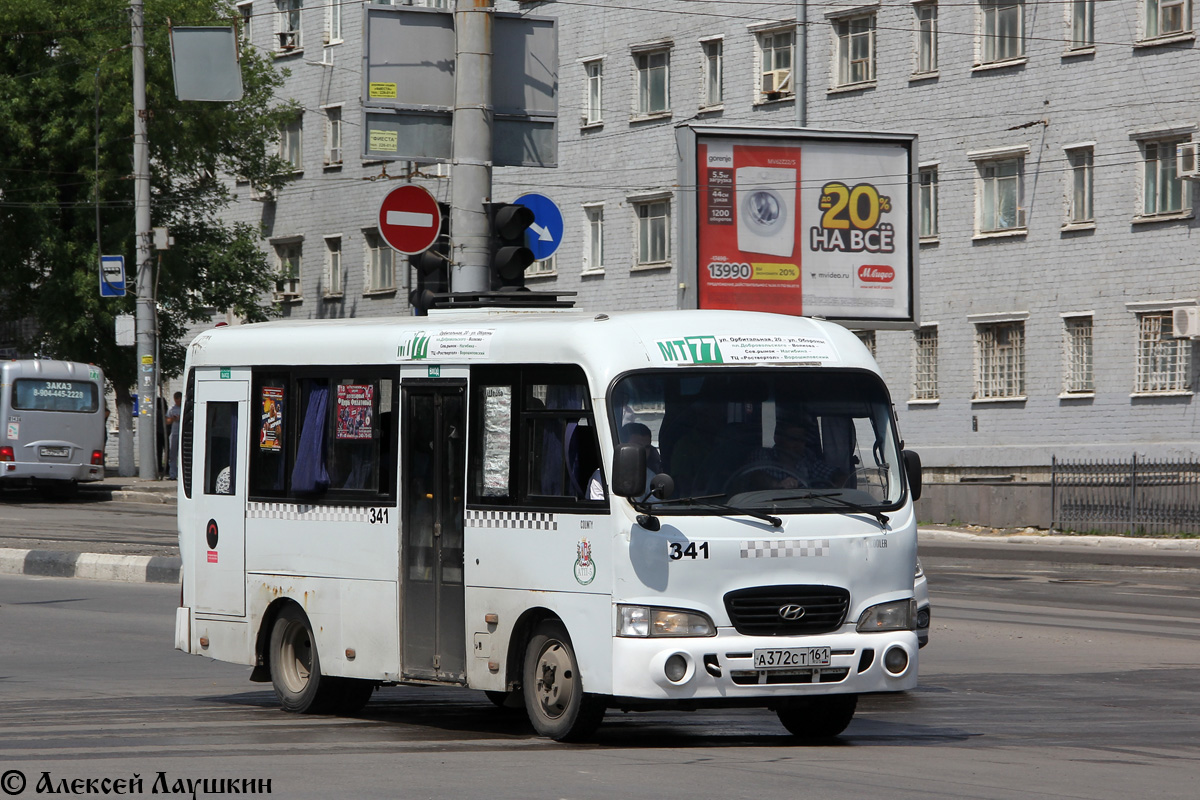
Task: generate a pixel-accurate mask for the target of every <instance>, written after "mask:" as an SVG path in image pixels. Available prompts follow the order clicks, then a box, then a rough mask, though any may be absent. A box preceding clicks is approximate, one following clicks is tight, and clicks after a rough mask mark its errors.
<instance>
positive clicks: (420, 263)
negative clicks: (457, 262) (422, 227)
mask: <svg viewBox="0 0 1200 800" xmlns="http://www.w3.org/2000/svg"><path fill="white" fill-rule="evenodd" d="M438 206H439V207H440V208H441V212H442V227H441V230H439V231H438V236H437V239H435V240H434V242H433V244H431V245H430V246H429V249H427V250H425V251H424V252H422V253H417V254H416V255H415V256H409V257H408V263H409V264H411V265H412V266H413V267H414V268H415V269H416V271H417V285H416V286H415V287H413V289H412V291H410V292H409V293H408V302H409V303H410V304H411V305H412V307H413V312H414V314H415V315H416V316H419V317H423V316H425V315H426V314H428V313H429V309H430V308H432V307H433V305H434V303H435V302H436V301H437V300H438V295H444V294H447V293H448V292H449V291H450V206H449V205H448V204H447V203H438Z"/></svg>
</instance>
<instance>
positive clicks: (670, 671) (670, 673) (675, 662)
mask: <svg viewBox="0 0 1200 800" xmlns="http://www.w3.org/2000/svg"><path fill="white" fill-rule="evenodd" d="M663 673H664V674H666V676H667V680H669V681H670V682H671V683H679V682H680V681H681V680H683V676H684V675H687V660H686V659H684V657H683V656H681V655H680V654H679V653H676V654H675V655H673V656H670V657H669V658H668V659H667V663H666V665H665V666H664V667H663Z"/></svg>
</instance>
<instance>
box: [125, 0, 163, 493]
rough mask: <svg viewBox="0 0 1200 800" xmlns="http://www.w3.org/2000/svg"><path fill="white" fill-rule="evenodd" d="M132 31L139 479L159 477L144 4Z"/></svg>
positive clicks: (133, 5)
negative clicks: (156, 440)
mask: <svg viewBox="0 0 1200 800" xmlns="http://www.w3.org/2000/svg"><path fill="white" fill-rule="evenodd" d="M129 18H130V24H131V26H132V28H133V42H132V44H133V206H134V222H135V228H136V231H137V365H136V369H137V373H136V374H137V392H138V406H139V408H138V410H137V411H138V475H139V476H140V477H142V478H147V479H150V480H155V479H157V478H158V448H157V447H156V442H155V439H156V438H157V433H158V432H157V430H156V427H155V422H156V419H155V411H156V408H155V405H156V400H157V394H158V385H157V382H156V378H157V372H156V370H157V364H156V363H155V360H154V352H155V349H156V340H157V336H156V334H155V327H156V326H155V324H154V275H153V272H152V270H153V266H152V262H151V261H150V235H151V233H150V144H149V141H148V139H147V125H146V37H145V17H144V16H143V13H142V0H129Z"/></svg>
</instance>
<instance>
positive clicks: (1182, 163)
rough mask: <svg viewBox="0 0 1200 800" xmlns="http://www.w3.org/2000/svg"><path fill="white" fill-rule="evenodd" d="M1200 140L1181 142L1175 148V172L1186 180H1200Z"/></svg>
mask: <svg viewBox="0 0 1200 800" xmlns="http://www.w3.org/2000/svg"><path fill="white" fill-rule="evenodd" d="M1198 151H1200V142H1181V143H1180V144H1179V145H1178V146H1177V147H1176V148H1175V174H1176V175H1177V176H1178V177H1180V178H1182V179H1184V180H1192V181H1195V180H1200V153H1198Z"/></svg>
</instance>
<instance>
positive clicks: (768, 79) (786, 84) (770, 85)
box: [762, 69, 792, 94]
mask: <svg viewBox="0 0 1200 800" xmlns="http://www.w3.org/2000/svg"><path fill="white" fill-rule="evenodd" d="M791 88H792V71H791V70H790V69H772V70H768V71H766V72H764V73H763V74H762V90H763V94H778V93H780V92H786V91H790V90H791Z"/></svg>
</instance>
